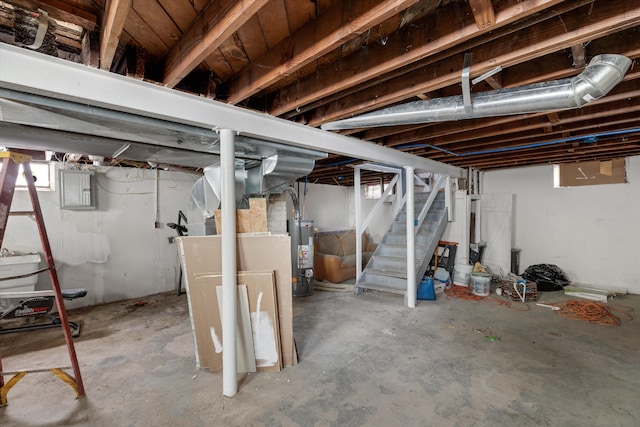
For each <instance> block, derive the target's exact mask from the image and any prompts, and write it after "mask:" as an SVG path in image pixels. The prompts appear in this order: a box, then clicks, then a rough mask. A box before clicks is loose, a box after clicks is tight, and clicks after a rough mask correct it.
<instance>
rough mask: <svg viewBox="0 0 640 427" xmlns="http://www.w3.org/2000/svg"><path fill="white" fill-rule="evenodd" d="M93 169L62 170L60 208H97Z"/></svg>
mask: <svg viewBox="0 0 640 427" xmlns="http://www.w3.org/2000/svg"><path fill="white" fill-rule="evenodd" d="M94 179H95V176H94V174H93V171H80V170H67V169H61V170H60V208H62V209H95V208H96V195H95V184H94Z"/></svg>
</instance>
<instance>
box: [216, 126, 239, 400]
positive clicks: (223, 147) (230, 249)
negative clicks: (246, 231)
mask: <svg viewBox="0 0 640 427" xmlns="http://www.w3.org/2000/svg"><path fill="white" fill-rule="evenodd" d="M235 163H236V160H235V133H234V131H232V130H230V129H222V130H221V131H220V164H221V166H222V167H221V169H222V171H221V187H222V190H221V193H222V194H221V202H222V394H224V395H225V396H228V397H231V396H235V394H236V393H237V392H238V376H237V373H236V372H237V361H236V336H237V330H236V324H237V316H238V315H237V301H236V300H237V292H236V273H237V266H236V178H235V174H236V165H235Z"/></svg>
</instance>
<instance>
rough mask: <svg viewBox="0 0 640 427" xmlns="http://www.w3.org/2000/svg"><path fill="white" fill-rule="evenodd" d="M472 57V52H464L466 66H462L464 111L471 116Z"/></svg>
mask: <svg viewBox="0 0 640 427" xmlns="http://www.w3.org/2000/svg"><path fill="white" fill-rule="evenodd" d="M471 57H472V53H471V52H467V53H465V54H464V66H463V67H462V99H463V100H464V112H465V114H466V115H467V116H470V115H471V113H472V112H473V107H472V106H471V85H470V84H469V73H470V72H471Z"/></svg>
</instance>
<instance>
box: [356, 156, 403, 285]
mask: <svg viewBox="0 0 640 427" xmlns="http://www.w3.org/2000/svg"><path fill="white" fill-rule="evenodd" d="M360 169H369V170H376V171H379V172H386V173H395V176H394V177H393V179H392V180H391V182H390V183H389V185H388V186H387V188H386V189H385V190H384V192H383V194H382V196H381V197H380V198H379V199H378V200H377V202H376V204H375V205H374V206H373V208H372V209H371V211H370V212H369V214H368V215H367V217H366V218H365V219H364V221H361V220H360V218H361V216H362V212H361V210H362V207H361V203H362V198H361V195H362V194H361V189H360V182H361V181H360ZM401 172H402V169H400V168H393V167H390V166H381V165H376V164H371V165H368V164H362V165H358V166H356V167H355V170H354V190H355V199H356V200H355V205H356V211H355V216H356V218H355V223H356V283H357V282H358V281H359V280H360V276H362V235H363V234H364V233H365V231H366V230H367V228H368V227H369V225H370V224H371V221H373V218H374V216H375V214H376V213H377V212H378V210H379V209H380V207H381V206H382V204H383V203H384V200H385V199H386V198H387V197H388V196H389V194H391V190H392V189H393V188H394V187H397V191H396V194H397V197H398V200H400V196H401V194H402V180H400V176H401ZM398 205H400V203H398ZM395 209H396V211H397V210H398V209H399V206H396V207H395Z"/></svg>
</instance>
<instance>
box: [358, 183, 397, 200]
mask: <svg viewBox="0 0 640 427" xmlns="http://www.w3.org/2000/svg"><path fill="white" fill-rule="evenodd" d="M387 187H389V183H388V182H387V183H385V184H384V187H383V186H382V184H366V185H365V186H364V198H365V199H379V198H380V197H382V193H383V192H384V191H385V190H386V189H387ZM393 193H394V190H392V191H391V194H390V195H392V194H393Z"/></svg>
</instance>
